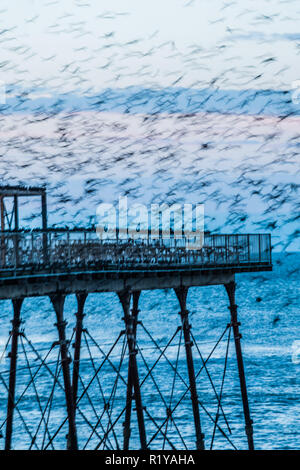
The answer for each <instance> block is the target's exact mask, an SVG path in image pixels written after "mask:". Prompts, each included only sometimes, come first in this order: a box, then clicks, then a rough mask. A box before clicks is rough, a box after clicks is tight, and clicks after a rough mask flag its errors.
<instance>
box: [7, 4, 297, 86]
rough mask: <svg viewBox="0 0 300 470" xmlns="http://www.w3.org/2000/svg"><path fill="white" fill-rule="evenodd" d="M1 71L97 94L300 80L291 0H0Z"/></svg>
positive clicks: (24, 82) (11, 79)
mask: <svg viewBox="0 0 300 470" xmlns="http://www.w3.org/2000/svg"><path fill="white" fill-rule="evenodd" d="M0 15H1V19H2V24H3V25H5V29H3V31H2V33H1V36H0V38H1V57H2V59H1V78H2V80H4V81H5V82H6V83H8V84H16V83H17V84H19V85H20V86H21V87H23V88H32V87H41V88H46V89H48V88H50V89H56V90H57V89H60V90H62V89H63V90H73V89H77V88H79V89H80V90H81V91H87V90H93V91H95V90H96V91H99V90H100V89H102V88H107V87H109V86H111V85H112V83H113V86H118V87H121V88H123V87H127V86H130V85H133V84H134V85H136V86H143V87H151V88H153V87H170V86H174V84H176V85H179V86H182V87H192V88H203V87H205V88H206V87H208V86H211V84H212V83H213V86H215V87H218V88H223V89H224V88H225V89H226V88H229V89H248V88H258V89H262V88H263V89H275V90H278V89H285V90H289V89H291V87H292V82H293V81H295V80H297V79H298V78H299V77H300V70H299V68H300V65H299V52H300V47H299V42H300V33H299V27H298V25H299V20H300V7H299V2H298V1H297V0H287V1H283V0H272V1H267V0H261V1H253V0H243V2H237V1H230V0H229V1H227V2H226V1H222V0H211V1H202V0H194V1H193V0H163V1H160V0H152V1H151V2H148V1H145V0H127V1H126V2H124V1H122V0H110V1H107V0H101V1H98V0H80V1H79V0H75V1H74V0H72V1H71V0H60V1H55V0H54V1H51V0H22V1H21V2H18V8H16V6H15V3H14V2H11V1H9V0H2V1H1V7H0Z"/></svg>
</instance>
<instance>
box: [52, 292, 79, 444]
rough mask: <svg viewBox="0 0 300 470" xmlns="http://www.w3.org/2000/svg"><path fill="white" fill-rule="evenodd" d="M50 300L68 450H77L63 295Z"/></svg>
mask: <svg viewBox="0 0 300 470" xmlns="http://www.w3.org/2000/svg"><path fill="white" fill-rule="evenodd" d="M51 302H52V304H53V307H54V310H55V313H56V318H57V322H56V324H55V326H56V327H57V331H58V337H59V346H60V356H61V364H62V371H63V377H64V388H65V396H66V407H67V413H68V425H69V434H68V446H69V449H70V450H77V448H78V444H77V433H76V423H75V404H74V399H73V390H72V384H71V378H70V367H69V366H70V356H69V354H68V347H67V340H66V333H65V328H66V322H65V320H64V316H63V308H64V302H65V296H64V295H63V294H57V295H54V296H51Z"/></svg>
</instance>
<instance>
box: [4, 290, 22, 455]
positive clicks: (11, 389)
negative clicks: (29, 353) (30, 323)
mask: <svg viewBox="0 0 300 470" xmlns="http://www.w3.org/2000/svg"><path fill="white" fill-rule="evenodd" d="M22 303H23V299H14V300H12V304H13V310H14V316H13V320H12V331H11V351H10V353H9V357H10V370H9V386H8V399H7V418H6V433H5V450H10V449H11V441H12V432H13V416H14V409H15V390H16V372H17V354H18V339H19V334H20V324H21V319H20V312H21V307H22Z"/></svg>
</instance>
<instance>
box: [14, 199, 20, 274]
mask: <svg viewBox="0 0 300 470" xmlns="http://www.w3.org/2000/svg"><path fill="white" fill-rule="evenodd" d="M14 222H15V228H14V230H15V232H16V233H15V235H14V251H15V267H16V268H17V267H18V265H19V235H18V230H19V205H18V196H14Z"/></svg>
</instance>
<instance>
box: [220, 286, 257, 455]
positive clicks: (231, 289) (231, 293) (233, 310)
mask: <svg viewBox="0 0 300 470" xmlns="http://www.w3.org/2000/svg"><path fill="white" fill-rule="evenodd" d="M225 288H226V291H227V294H228V298H229V304H230V305H229V310H230V314H231V326H232V329H233V334H234V344H235V351H236V358H237V364H238V371H239V380H240V387H241V395H242V401H243V410H244V418H245V431H246V435H247V440H248V449H249V450H254V442H253V426H252V424H253V421H252V419H251V417H250V409H249V402H248V394H247V385H246V378H245V370H244V361H243V355H242V348H241V337H242V335H241V334H240V331H239V326H240V323H239V322H238V320H237V305H236V304H235V288H236V284H235V282H234V281H231V282H229V283H228V284H225Z"/></svg>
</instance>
